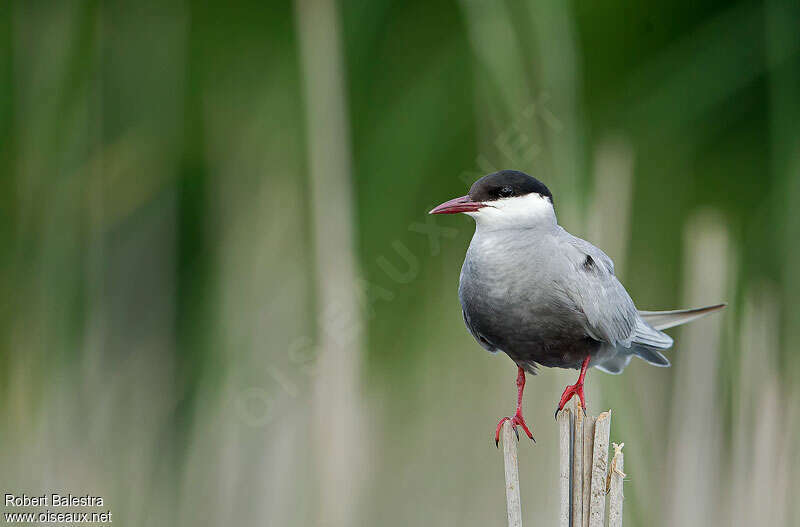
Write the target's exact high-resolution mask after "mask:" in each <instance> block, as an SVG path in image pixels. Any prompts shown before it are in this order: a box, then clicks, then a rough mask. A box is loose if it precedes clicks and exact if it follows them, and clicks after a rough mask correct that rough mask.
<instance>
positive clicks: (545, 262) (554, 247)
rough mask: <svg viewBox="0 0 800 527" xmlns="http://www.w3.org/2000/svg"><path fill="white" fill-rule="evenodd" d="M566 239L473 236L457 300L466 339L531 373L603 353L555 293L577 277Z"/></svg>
mask: <svg viewBox="0 0 800 527" xmlns="http://www.w3.org/2000/svg"><path fill="white" fill-rule="evenodd" d="M565 234H566V233H565V232H564V231H563V230H562V229H561V228H560V227H558V226H545V227H542V228H536V229H525V230H502V231H490V232H486V233H481V232H480V231H477V232H476V233H475V236H473V239H472V242H471V243H470V247H469V249H468V251H467V255H466V258H465V260H464V265H463V267H462V270H461V279H460V283H459V298H460V300H461V306H462V310H463V314H464V321H465V323H466V325H467V327H468V328H469V330H470V332H471V333H472V334H473V336H474V337H475V339H476V340H477V341H478V342H479V343H480V344H481V345H482V346H483V347H485V348H486V349H488V350H490V351H503V352H505V353H506V354H508V355H509V356H510V357H511V358H512V359H513V360H514V361H515V362H517V364H520V365H521V366H523V367H526V369H528V370H529V371H533V369H534V368H535V365H536V364H541V365H543V366H550V367H566V368H575V367H578V366H579V365H580V362H581V360H583V358H585V357H586V355H587V354H589V353H594V352H596V351H598V348H599V347H600V346H601V343H600V342H599V341H598V340H596V339H594V338H592V337H591V336H590V335H589V334H588V332H587V329H586V327H587V321H586V317H585V315H584V314H583V313H582V312H581V310H580V309H578V308H577V307H576V304H575V302H574V299H573V298H571V297H570V295H569V292H568V291H565V288H564V287H563V286H562V285H561V284H563V283H564V281H565V277H567V276H569V274H570V273H574V272H575V269H574V264H575V262H574V261H573V260H574V259H571V258H570V257H569V255H568V254H567V253H566V252H565V251H568V250H569V244H568V240H567V239H565V238H564V235H565ZM567 236H568V235H567ZM565 244H566V245H565Z"/></svg>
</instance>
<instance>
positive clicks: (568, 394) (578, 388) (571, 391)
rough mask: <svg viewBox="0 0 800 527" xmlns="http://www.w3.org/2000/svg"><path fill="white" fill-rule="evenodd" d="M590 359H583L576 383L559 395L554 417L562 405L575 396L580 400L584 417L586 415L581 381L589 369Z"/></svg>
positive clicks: (561, 408) (562, 407)
mask: <svg viewBox="0 0 800 527" xmlns="http://www.w3.org/2000/svg"><path fill="white" fill-rule="evenodd" d="M590 358H591V357H586V358H585V359H583V363H582V364H581V373H580V375H578V382H576V383H575V384H572V385H570V386H567V387H566V388H564V393H562V394H561V400H560V401H559V402H558V408H556V413H555V415H556V416H558V412H560V411H561V410H563V409H564V405H566V404H567V403H568V402H569V400H570V399H572V396H573V395H575V394H577V395H578V397H579V398H580V400H581V408H583V413H584V415H585V414H586V400H585V399H584V398H583V379H584V378H585V377H586V368H588V367H589V359H590Z"/></svg>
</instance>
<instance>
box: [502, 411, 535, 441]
mask: <svg viewBox="0 0 800 527" xmlns="http://www.w3.org/2000/svg"><path fill="white" fill-rule="evenodd" d="M506 421H511V429H512V430H514V433H515V434H516V435H517V441H519V432H517V425H519V426H521V427H522V429H523V430H524V431H525V433H526V434H527V435H528V437H530V438H531V439H533V434H531V431H530V430H528V425H527V424H525V418H524V417H522V410H520V409H519V408H517V411H516V412H515V413H514V417H503V418H502V419H500V422H499V423H497V429H496V430H495V431H494V446H499V444H500V430H502V429H503V423H505V422H506ZM533 442H534V443H535V442H536V440H535V439H533Z"/></svg>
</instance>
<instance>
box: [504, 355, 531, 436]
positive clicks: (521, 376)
mask: <svg viewBox="0 0 800 527" xmlns="http://www.w3.org/2000/svg"><path fill="white" fill-rule="evenodd" d="M517 370H518V371H517V411H516V412H514V416H513V417H503V418H502V419H500V422H499V423H497V429H496V430H495V431H494V446H498V445H499V444H500V430H501V429H502V428H503V423H505V422H506V421H509V420H510V421H511V427H512V428H513V429H514V433H515V434H517V441H519V433H518V432H517V425H519V426H521V427H522V429H523V430H524V431H525V433H526V434H528V437H530V438H531V439H533V434H531V431H530V430H528V425H527V424H525V419H524V418H523V417H522V392H523V390H525V370H523V369H522V368H519V367H517ZM533 442H534V443H535V442H536V440H535V439H533Z"/></svg>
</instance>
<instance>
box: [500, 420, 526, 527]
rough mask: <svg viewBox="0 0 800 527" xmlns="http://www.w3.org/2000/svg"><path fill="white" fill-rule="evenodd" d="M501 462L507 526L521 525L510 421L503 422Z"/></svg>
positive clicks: (514, 445) (517, 477)
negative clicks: (503, 466) (504, 483)
mask: <svg viewBox="0 0 800 527" xmlns="http://www.w3.org/2000/svg"><path fill="white" fill-rule="evenodd" d="M503 462H504V465H505V474H506V511H507V513H508V527H522V505H521V503H520V498H519V465H518V461H517V442H516V441H515V435H514V432H513V430H512V427H511V421H506V422H505V423H503Z"/></svg>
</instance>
